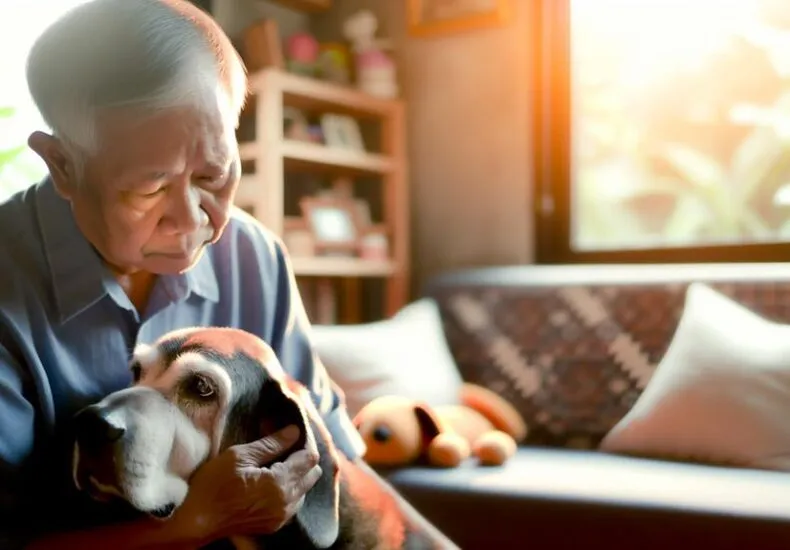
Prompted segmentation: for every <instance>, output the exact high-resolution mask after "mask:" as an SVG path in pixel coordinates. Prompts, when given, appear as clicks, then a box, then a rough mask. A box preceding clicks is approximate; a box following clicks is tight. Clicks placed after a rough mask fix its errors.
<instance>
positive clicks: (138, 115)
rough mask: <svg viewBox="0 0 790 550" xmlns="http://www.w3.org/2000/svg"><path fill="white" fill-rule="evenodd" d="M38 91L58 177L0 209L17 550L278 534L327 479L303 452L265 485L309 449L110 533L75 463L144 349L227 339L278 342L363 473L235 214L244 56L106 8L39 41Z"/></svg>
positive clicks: (258, 446) (314, 365) (215, 465)
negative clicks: (88, 426) (98, 404)
mask: <svg viewBox="0 0 790 550" xmlns="http://www.w3.org/2000/svg"><path fill="white" fill-rule="evenodd" d="M28 83H29V87H30V91H31V94H32V96H33V98H34V100H35V102H36V104H37V106H38V108H39V110H40V112H41V113H42V116H43V117H44V119H45V120H46V122H47V124H48V125H49V126H50V127H51V128H52V130H53V132H52V134H51V135H49V134H46V133H43V132H36V133H34V134H33V135H31V136H30V139H29V145H30V147H31V148H32V149H33V150H34V151H35V152H36V153H37V154H38V155H40V156H41V158H42V159H43V160H44V162H45V163H46V165H47V167H48V169H49V177H48V178H47V179H46V180H45V181H43V182H41V183H40V184H38V185H35V186H33V187H31V188H30V189H28V190H26V191H24V192H22V193H19V194H17V195H16V196H14V197H12V198H10V199H9V200H8V201H7V202H5V203H4V204H2V205H0V231H1V232H2V241H0V465H2V468H1V469H0V518H2V523H0V529H1V530H2V533H0V546H1V547H2V548H12V547H15V546H16V545H22V544H27V545H28V547H30V548H69V547H74V548H113V549H114V550H121V549H125V548H151V547H162V548H168V547H192V548H194V547H196V546H199V545H202V544H205V543H208V542H210V541H212V540H216V539H217V538H219V537H221V536H224V535H227V534H234V533H236V534H254V533H267V532H272V531H274V530H276V529H278V528H280V527H281V526H282V525H283V524H284V523H285V522H287V521H288V520H289V519H290V518H291V517H292V516H293V514H294V513H295V510H296V509H297V508H298V506H299V503H300V502H301V499H302V496H303V495H304V493H305V492H306V491H308V490H309V489H310V487H311V486H312V484H313V483H315V481H316V479H317V477H318V476H319V475H320V470H319V468H318V466H317V464H316V463H315V462H314V460H313V459H311V458H309V457H306V456H303V455H301V454H297V455H291V458H289V459H287V460H285V461H284V463H283V467H282V468H279V469H277V471H276V472H274V474H275V475H271V472H267V471H265V470H264V469H263V468H261V465H262V464H264V463H268V462H270V461H272V460H274V459H275V458H276V457H277V456H278V455H279V454H280V453H282V452H284V450H285V449H287V448H288V447H289V445H290V444H292V443H293V442H294V441H295V439H294V437H293V434H289V433H287V432H286V433H281V434H277V435H276V436H271V437H269V438H266V439H263V440H261V441H258V442H254V443H251V444H249V445H246V446H242V447H240V448H237V449H234V452H232V453H231V452H226V453H224V454H223V455H220V456H219V457H218V458H215V459H212V460H210V461H209V462H208V463H206V464H205V465H204V466H202V467H201V469H200V470H199V471H198V473H197V474H196V476H195V477H194V480H193V483H192V485H191V488H190V492H189V495H188V497H187V500H186V501H185V503H184V505H183V506H182V507H181V508H180V509H179V511H177V512H176V514H175V515H174V516H173V518H172V519H171V520H169V521H166V522H157V521H154V520H140V519H136V518H135V519H129V520H128V521H124V522H119V523H113V524H112V525H104V524H103V523H105V520H106V518H105V517H104V516H103V515H102V514H103V513H104V512H103V511H104V510H111V509H112V507H111V506H100V505H94V506H95V507H91V504H90V503H89V502H87V499H85V501H82V500H79V499H78V498H77V495H75V494H73V487H71V486H70V484H69V483H68V482H66V481H65V480H67V479H68V477H69V475H68V471H67V467H68V466H67V465H68V456H67V455H65V454H63V452H62V451H63V449H64V447H65V445H64V444H63V441H62V440H61V431H62V426H63V425H64V423H65V422H67V421H68V419H70V418H71V416H72V415H73V414H74V413H75V412H76V411H77V410H78V409H79V408H81V407H83V406H84V405H86V404H88V403H91V402H94V401H96V400H98V399H100V398H101V397H103V396H104V395H106V394H107V393H109V392H112V391H114V390H118V389H120V388H123V387H124V386H126V385H128V384H129V383H130V379H131V377H130V373H129V372H128V370H127V368H126V363H127V359H128V357H129V352H130V350H131V349H133V348H134V347H135V346H136V345H137V344H139V343H141V342H146V343H147V342H151V341H152V340H154V339H155V338H156V337H157V336H158V335H160V334H162V333H163V332H165V331H169V330H172V329H176V328H180V327H185V326H190V325H227V326H235V327H238V328H242V329H246V330H248V331H250V332H253V333H255V334H257V335H258V336H260V337H262V338H263V339H264V340H266V341H267V342H269V343H270V344H271V346H272V347H273V348H274V349H275V351H276V352H277V354H278V356H279V357H280V359H281V361H282V363H283V364H284V367H285V369H286V370H287V371H288V372H289V373H290V374H291V375H292V376H294V377H295V378H296V379H298V380H300V381H301V382H303V383H304V384H305V385H306V386H307V387H308V388H309V389H310V390H311V392H312V394H313V396H314V398H315V402H316V405H317V406H318V408H319V410H320V411H321V412H322V414H323V415H324V418H325V420H326V423H327V425H328V427H329V429H330V431H331V433H332V435H333V436H334V439H335V441H336V443H337V445H338V447H339V448H340V449H341V451H342V452H344V453H346V454H347V455H348V456H349V457H351V458H352V459H356V460H360V455H361V451H362V450H363V444H362V443H361V441H360V439H359V437H358V435H357V433H356V431H355V429H354V427H353V426H352V424H351V423H350V421H349V419H348V416H347V413H346V411H345V408H344V406H343V403H342V396H341V395H340V394H339V393H338V391H337V390H335V389H334V387H333V385H332V384H331V382H330V381H329V379H328V376H327V373H326V372H325V370H324V368H323V366H322V365H321V364H320V362H319V361H318V360H317V359H316V357H315V355H314V353H313V351H312V349H311V344H310V340H309V327H308V322H307V319H306V316H305V313H304V310H303V307H302V304H301V301H300V298H299V295H298V292H297V290H296V288H295V284H294V277H293V273H292V271H291V268H290V266H289V263H288V259H287V254H286V252H285V251H284V249H283V247H282V244H281V243H280V242H279V241H278V240H277V239H276V238H274V237H273V236H272V235H271V234H270V233H268V232H267V231H266V230H265V229H263V228H262V227H261V226H260V225H259V224H258V223H257V222H256V221H255V220H253V219H251V218H250V217H248V216H246V215H244V214H243V213H242V212H240V211H239V210H237V209H234V208H232V202H233V197H234V193H235V191H236V187H237V184H238V180H239V171H240V168H239V159H238V155H237V144H236V141H235V127H236V125H237V122H238V117H239V113H240V110H241V108H242V105H243V103H244V101H245V96H246V75H245V72H244V68H243V65H242V63H241V62H240V60H239V59H238V56H237V54H236V52H235V51H234V49H233V47H232V46H231V44H230V41H229V40H228V39H227V37H226V36H225V35H224V34H223V33H222V31H221V29H220V28H219V27H218V26H217V25H216V23H215V22H214V21H213V20H212V19H211V18H210V17H208V16H207V15H206V14H204V13H203V12H201V11H200V10H199V9H197V8H195V7H193V6H192V5H191V4H189V3H187V2H184V1H182V0H94V1H92V2H89V3H87V4H84V5H82V6H81V7H78V8H76V9H74V10H72V11H71V12H69V13H68V14H66V15H65V16H64V17H62V18H61V19H60V20H58V21H57V22H55V23H54V24H53V25H52V26H51V27H50V28H49V29H47V30H46V31H45V32H44V33H43V34H42V36H41V37H40V38H39V39H38V40H37V41H36V42H35V44H34V46H33V48H32V50H31V53H30V57H29V61H28ZM382 483H384V482H383V481H382ZM384 486H385V487H387V488H388V490H392V489H391V488H389V487H388V486H387V485H386V484H385V485H384ZM399 502H401V503H402V506H403V509H404V511H405V512H406V513H408V514H412V515H414V516H415V517H416V518H417V519H418V520H419V521H422V522H423V523H424V524H425V525H426V528H431V527H430V526H429V525H428V524H427V522H425V520H422V519H420V518H419V516H418V515H417V514H416V512H415V511H414V510H413V509H412V508H411V507H409V505H408V504H406V503H405V502H404V501H403V499H400V498H399ZM113 512H114V510H113ZM108 517H113V518H115V517H116V516H114V515H112V516H108ZM437 537H440V538H441V535H439V534H437ZM447 546H448V547H452V544H451V543H450V542H449V541H447Z"/></svg>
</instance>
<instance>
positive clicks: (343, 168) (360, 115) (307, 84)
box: [237, 69, 409, 322]
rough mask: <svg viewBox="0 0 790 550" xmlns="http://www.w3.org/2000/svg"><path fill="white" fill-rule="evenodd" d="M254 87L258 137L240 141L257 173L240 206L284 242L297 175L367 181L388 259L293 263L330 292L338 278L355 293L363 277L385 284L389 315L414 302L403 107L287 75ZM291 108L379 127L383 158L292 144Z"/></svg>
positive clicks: (268, 73) (274, 72)
mask: <svg viewBox="0 0 790 550" xmlns="http://www.w3.org/2000/svg"><path fill="white" fill-rule="evenodd" d="M250 89H251V94H252V96H251V98H250V102H249V104H248V108H247V114H246V116H250V117H253V118H254V124H253V126H254V134H255V137H254V140H252V141H244V140H243V139H242V138H241V137H240V144H239V151H240V155H241V159H242V162H243V163H245V164H246V165H251V166H253V168H252V169H248V170H247V173H245V174H244V175H243V176H242V179H241V183H240V186H239V192H238V195H237V203H238V204H239V206H241V207H243V208H245V209H248V210H249V211H251V212H252V213H253V215H254V216H255V217H256V218H258V219H259V220H260V221H261V222H262V223H263V224H264V225H266V226H267V227H268V228H270V229H271V230H272V231H274V232H275V233H277V234H278V235H281V236H282V235H283V232H284V230H285V229H286V227H287V226H288V222H289V219H288V217H287V216H286V214H285V209H284V196H285V192H286V185H287V175H288V174H290V173H291V172H313V173H318V174H322V175H325V176H327V177H329V178H332V177H338V176H346V177H348V178H351V179H355V178H363V179H364V181H365V182H366V184H369V185H377V186H380V187H379V192H380V195H379V196H380V204H381V214H382V216H381V217H382V220H381V223H380V225H381V226H382V227H383V229H384V234H385V235H386V236H387V239H388V249H389V257H388V258H387V259H383V260H364V259H361V258H358V257H348V258H342V257H321V256H311V257H299V256H297V255H292V263H293V268H294V271H295V273H296V275H297V277H300V278H312V279H314V280H315V282H318V283H319V288H321V289H323V291H324V292H327V291H328V289H329V285H331V284H333V283H337V282H338V279H342V281H340V282H342V284H343V285H344V288H346V290H347V291H348V290H349V289H351V292H354V288H355V284H357V283H358V282H359V281H358V280H359V279H360V278H367V277H377V278H381V279H383V281H384V283H385V285H384V293H383V294H384V295H383V299H384V303H383V304H382V310H383V314H384V315H385V316H389V315H392V314H394V313H395V312H396V311H397V310H398V309H400V308H401V307H402V306H403V305H404V304H405V302H406V301H407V300H408V280H409V230H408V224H409V211H408V200H409V199H408V185H407V162H406V154H405V143H404V140H405V132H404V108H403V104H402V102H401V101H400V100H387V99H381V98H376V97H373V96H370V95H368V94H365V93H363V92H360V91H358V90H356V89H353V88H350V87H345V86H341V85H337V84H332V83H328V82H322V81H319V80H314V79H311V78H307V77H303V76H299V75H295V74H291V73H287V72H284V71H282V70H279V69H264V70H262V71H259V72H257V73H255V74H252V75H250ZM289 106H290V107H295V108H298V109H300V110H301V111H304V112H307V113H311V114H313V115H317V114H322V113H334V114H345V115H350V116H353V117H354V118H355V119H358V120H361V121H365V120H367V121H374V122H375V123H377V126H378V132H377V134H378V137H379V139H378V141H379V143H377V144H375V147H371V150H374V151H376V152H359V151H354V150H349V149H342V148H332V147H328V146H326V145H321V144H317V143H311V142H305V141H294V140H289V139H285V137H284V131H283V110H284V108H286V107H289ZM368 182H369V183H368ZM356 292H357V293H358V289H357V290H356ZM319 294H320V292H319ZM353 300H354V299H351V301H353ZM316 321H318V322H322V321H325V319H318V320H316Z"/></svg>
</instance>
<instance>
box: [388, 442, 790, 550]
mask: <svg viewBox="0 0 790 550" xmlns="http://www.w3.org/2000/svg"><path fill="white" fill-rule="evenodd" d="M382 473H383V474H384V475H385V476H386V478H387V479H388V480H389V481H390V482H392V483H393V484H394V486H395V487H397V488H398V490H399V491H400V492H401V493H402V494H403V495H404V496H405V497H406V498H407V499H409V501H410V502H412V503H413V504H414V505H415V506H416V507H417V508H418V509H419V510H420V511H421V512H422V513H424V514H425V515H426V516H427V517H428V518H429V519H430V520H431V521H433V522H434V523H435V524H436V525H437V526H438V527H439V528H440V529H442V530H443V531H445V532H446V533H447V534H448V536H450V537H451V538H453V539H454V541H455V542H456V543H457V544H459V545H460V546H461V548H464V550H467V549H474V548H499V549H506V548H530V547H535V548H575V547H577V546H576V545H575V543H577V542H578V541H579V540H584V541H585V546H588V545H591V544H592V543H593V542H595V543H602V544H604V547H606V548H608V549H610V550H611V549H614V548H633V547H634V545H635V544H636V542H635V541H640V542H639V543H638V544H637V546H639V547H642V546H643V543H646V542H649V543H650V544H649V547H650V548H660V547H662V546H661V544H676V543H684V546H687V545H690V546H692V547H695V546H694V544H693V543H695V542H696V543H698V544H699V546H696V547H699V548H706V550H710V549H714V548H715V549H719V548H761V549H766V548H780V547H784V546H786V541H787V540H790V477H788V476H787V475H784V474H783V473H779V472H771V471H763V470H751V469H744V468H730V467H714V466H708V465H699V464H687V463H680V462H668V461H659V460H654V459H648V458H639V457H627V456H620V455H611V454H607V453H600V452H596V451H586V450H578V451H575V450H561V449H549V448H525V447H522V448H520V449H519V450H518V452H517V454H516V456H515V457H513V459H511V461H510V462H508V463H507V464H506V465H505V466H503V467H501V468H481V467H479V466H476V465H475V464H474V463H473V462H469V463H466V464H463V465H462V466H461V467H459V468H456V469H449V470H436V469H432V468H409V469H403V470H390V471H386V470H385V471H383V472H382ZM615 534H617V536H615ZM617 539H622V540H620V541H618V540H617ZM540 541H546V542H544V543H543V545H541V544H540ZM549 541H550V542H549ZM579 547H580V546H579Z"/></svg>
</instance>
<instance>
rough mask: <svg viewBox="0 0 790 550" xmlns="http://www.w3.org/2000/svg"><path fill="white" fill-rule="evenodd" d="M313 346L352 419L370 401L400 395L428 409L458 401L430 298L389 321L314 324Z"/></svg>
mask: <svg viewBox="0 0 790 550" xmlns="http://www.w3.org/2000/svg"><path fill="white" fill-rule="evenodd" d="M313 343H314V345H315V349H316V352H317V353H318V356H319V357H320V358H321V361H322V362H323V363H324V366H326V369H327V371H328V372H329V376H330V377H331V378H332V379H333V380H334V381H335V382H336V383H337V385H338V386H340V388H341V389H342V390H343V391H344V393H345V395H346V404H347V406H348V410H349V413H350V414H351V415H352V416H353V415H355V414H356V413H357V412H359V410H360V409H361V408H362V407H363V406H364V405H365V404H367V403H368V402H369V401H370V400H371V399H373V398H375V397H379V396H382V395H391V394H394V395H401V396H404V397H409V398H412V399H420V400H423V401H426V402H428V403H429V404H431V405H444V404H455V403H458V400H459V393H460V391H461V384H462V380H461V375H460V373H459V372H458V368H457V366H456V364H455V361H454V360H453V357H452V355H451V354H450V350H449V349H448V347H447V342H446V340H445V336H444V329H443V327H442V321H441V316H440V313H439V308H438V307H437V305H436V303H435V301H434V300H432V299H430V298H423V299H421V300H418V301H416V302H413V303H411V304H409V305H407V306H406V307H404V308H403V309H402V310H400V311H399V312H398V313H397V314H396V315H394V316H393V317H392V318H390V319H386V320H383V321H377V322H374V323H366V324H358V325H314V326H313Z"/></svg>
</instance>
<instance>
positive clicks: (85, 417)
mask: <svg viewBox="0 0 790 550" xmlns="http://www.w3.org/2000/svg"><path fill="white" fill-rule="evenodd" d="M74 429H75V434H76V438H77V441H78V442H79V444H80V446H81V447H82V448H85V449H91V448H94V449H95V448H98V447H101V446H102V445H106V444H108V443H114V442H116V441H118V440H119V439H121V438H122V437H123V434H124V433H125V432H126V428H124V427H123V426H122V425H120V424H118V423H117V422H114V421H113V420H112V419H111V418H110V417H109V416H108V415H107V411H105V410H103V409H101V408H100V407H97V406H96V405H91V406H90V407H86V408H84V409H82V410H81V411H80V412H78V413H77V415H76V416H75V417H74Z"/></svg>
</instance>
